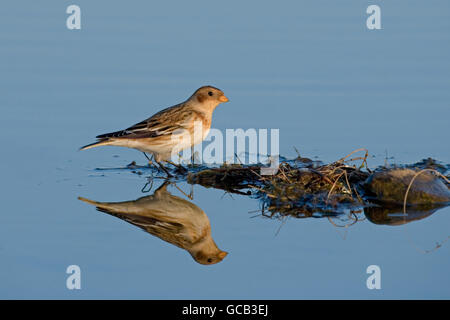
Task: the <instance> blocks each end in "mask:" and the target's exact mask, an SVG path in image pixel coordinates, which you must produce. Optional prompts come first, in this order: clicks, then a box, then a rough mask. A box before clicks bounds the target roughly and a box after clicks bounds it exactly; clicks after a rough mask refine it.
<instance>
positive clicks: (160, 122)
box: [80, 86, 228, 162]
mask: <svg viewBox="0 0 450 320" xmlns="http://www.w3.org/2000/svg"><path fill="white" fill-rule="evenodd" d="M227 101H228V98H227V97H225V95H224V93H223V92H222V91H221V90H219V89H217V88H214V87H211V86H205V87H201V88H200V89H198V90H197V91H195V92H194V94H193V95H192V96H191V97H189V99H187V100H186V101H184V102H182V103H180V104H177V105H175V106H173V107H170V108H167V109H164V110H162V111H160V112H158V113H156V114H155V115H153V116H152V117H150V118H148V119H146V120H144V121H142V122H139V123H137V124H135V125H133V126H131V127H129V128H127V129H125V130H121V131H116V132H111V133H106V134H102V135H99V136H97V139H98V141H97V142H95V143H92V144H89V145H87V146H84V147H82V148H81V149H80V150H86V149H90V148H94V147H99V146H120V147H127V148H134V149H138V150H140V151H142V152H148V153H151V154H152V155H153V156H154V157H155V160H156V161H157V162H160V161H163V160H169V159H170V158H171V155H172V154H176V153H178V152H180V151H182V150H183V149H186V148H188V147H191V146H193V145H195V144H197V143H199V142H201V141H202V140H203V139H205V138H206V136H207V135H208V133H209V130H210V128H211V120H212V114H213V111H214V109H215V108H216V107H217V106H218V105H219V104H221V103H223V102H227ZM196 122H198V123H201V125H202V134H201V135H200V136H198V137H196V136H195V137H194V124H195V123H196ZM186 134H188V135H189V137H190V139H189V140H188V141H184V142H183V143H180V139H181V138H182V136H183V135H186Z"/></svg>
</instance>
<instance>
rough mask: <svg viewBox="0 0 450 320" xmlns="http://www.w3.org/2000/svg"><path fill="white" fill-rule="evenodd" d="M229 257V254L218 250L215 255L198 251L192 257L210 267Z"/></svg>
mask: <svg viewBox="0 0 450 320" xmlns="http://www.w3.org/2000/svg"><path fill="white" fill-rule="evenodd" d="M227 255H228V252H226V251H222V250H220V249H217V251H216V252H214V253H209V252H205V251H203V250H202V251H198V252H196V253H195V254H193V255H192V256H193V258H194V259H195V261H197V262H198V263H200V264H204V265H209V264H216V263H219V262H221V261H222V260H223V259H224V258H225V257H226V256H227Z"/></svg>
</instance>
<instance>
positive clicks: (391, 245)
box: [0, 0, 450, 299]
mask: <svg viewBox="0 0 450 320" xmlns="http://www.w3.org/2000/svg"><path fill="white" fill-rule="evenodd" d="M372 2H373V1H370V3H369V1H321V2H320V3H319V2H317V1H301V2H300V1H283V2H277V3H275V2H273V1H262V2H261V1H259V2H258V3H257V4H256V3H253V4H252V3H250V2H248V3H243V2H242V1H228V2H227V3H226V4H224V3H221V4H219V3H212V2H210V1H209V2H208V1H198V2H189V3H187V2H181V1H180V2H177V3H176V4H175V3H170V4H169V3H164V4H163V3H160V4H153V3H152V4H150V3H148V2H145V3H144V2H136V3H133V4H126V5H125V4H123V3H122V4H119V3H111V2H107V1H95V2H92V1H83V0H80V1H77V4H78V5H79V6H80V7H81V9H82V30H79V31H69V30H67V29H66V27H65V19H66V16H67V15H66V14H65V9H66V7H67V6H68V5H69V4H72V3H69V2H64V1H63V2H61V1H45V3H46V4H45V5H44V4H43V2H24V3H19V2H11V1H10V2H8V3H4V4H2V14H1V17H0V43H1V50H0V74H1V76H0V88H1V89H0V92H1V94H0V106H1V118H0V123H1V128H2V130H3V134H2V135H0V141H1V142H2V145H3V151H2V156H1V157H0V162H1V166H2V168H3V170H2V181H3V183H2V184H1V187H0V188H1V194H2V195H3V196H2V204H3V205H2V208H3V209H2V210H1V212H2V213H1V215H0V260H1V266H0V297H1V298H67V299H72V298H275V299H281V298H287V299H290V298H294V299H309V298H449V297H450V285H449V284H450V276H449V273H448V270H449V269H450V243H445V242H444V243H443V244H442V247H440V248H439V249H437V250H434V251H432V252H431V253H427V254H425V253H423V250H429V249H432V248H434V247H435V246H436V243H437V242H438V243H442V242H443V241H444V240H445V239H448V236H449V226H450V209H449V208H444V209H441V210H438V211H437V212H435V213H433V214H432V215H429V216H428V217H426V218H424V219H421V220H418V221H413V222H411V223H408V224H405V225H398V226H392V225H383V224H374V223H371V222H370V221H369V220H364V221H360V222H358V223H357V224H355V225H354V226H352V227H349V228H336V227H335V226H334V225H333V224H331V223H330V222H329V221H328V220H327V219H293V218H292V219H288V220H287V221H285V222H281V221H279V220H271V219H265V218H262V217H255V218H251V217H252V216H254V215H255V213H254V211H255V210H258V209H260V204H259V203H258V202H257V201H256V200H253V199H250V198H247V197H243V196H239V195H233V196H232V197H231V196H230V195H228V194H225V195H224V193H223V192H222V191H219V190H213V189H205V188H202V187H200V186H195V188H194V199H193V200H192V201H191V200H189V199H187V198H186V197H185V196H184V195H183V194H182V193H181V192H180V191H179V190H178V189H177V188H175V187H174V186H172V185H170V186H168V187H167V190H168V192H170V194H171V195H172V196H174V197H179V199H183V201H189V202H190V203H191V205H192V208H198V210H201V211H202V212H204V213H205V215H206V217H207V220H208V221H209V224H210V228H211V235H212V238H213V239H214V242H215V244H216V245H217V247H218V248H220V250H222V251H226V252H228V255H227V256H226V257H225V258H224V259H223V261H222V262H220V263H217V264H214V265H210V266H204V265H201V264H198V263H197V262H196V261H195V260H194V259H192V257H191V255H190V254H189V252H188V251H186V250H183V249H180V248H178V247H176V246H174V245H173V244H171V243H169V242H166V241H162V240H160V239H159V238H157V237H155V236H153V235H151V234H149V233H146V232H143V231H141V229H140V228H138V227H136V226H135V225H133V224H130V223H125V222H124V221H123V220H121V219H118V218H116V217H113V216H111V215H108V214H105V213H102V212H98V211H96V210H95V208H94V207H93V206H90V205H87V204H86V203H83V202H82V201H79V200H78V199H77V198H78V197H79V196H81V197H85V198H88V199H92V200H95V201H107V202H121V201H133V200H136V199H138V198H140V197H143V196H148V195H149V194H143V193H142V192H141V188H142V187H143V186H144V185H145V183H146V178H145V176H138V175H136V174H133V173H131V172H130V171H128V170H122V171H121V170H113V171H107V172H105V171H97V170H95V169H96V168H98V167H101V168H114V167H120V166H125V165H127V164H128V163H130V162H131V161H133V160H134V161H136V162H137V163H139V164H145V158H144V157H143V156H142V155H141V154H140V153H138V152H137V151H133V150H126V149H118V148H117V149H115V148H103V149H96V150H89V151H86V152H78V151H77V148H78V147H80V146H81V145H84V144H87V143H89V142H91V141H92V140H93V137H94V136H95V135H97V134H100V133H104V132H109V131H113V130H116V129H121V128H124V127H126V126H129V125H131V124H134V123H136V122H138V121H140V120H142V119H144V118H146V117H148V116H150V115H152V114H153V113H155V112H156V111H158V110H160V109H161V108H163V107H167V106H170V105H173V104H175V103H177V102H180V101H182V100H184V99H185V98H186V97H188V96H189V95H190V94H191V93H192V92H193V91H194V90H195V89H196V88H198V87H200V86H202V85H205V84H212V85H215V86H217V87H219V88H221V89H222V90H223V91H224V92H225V93H226V95H227V96H228V97H229V98H230V100H231V102H230V103H228V104H225V105H222V106H220V107H219V108H218V109H217V110H216V112H215V116H214V119H213V127H215V128H218V129H222V130H224V129H226V128H279V129H280V138H281V145H280V152H281V154H282V155H285V156H287V157H294V156H295V155H296V154H295V151H294V148H293V147H294V146H295V147H297V148H298V149H299V151H300V153H301V154H302V155H303V156H306V157H310V158H314V157H318V158H319V159H321V160H323V161H332V160H336V159H338V158H340V157H342V156H345V155H346V154H348V153H349V152H350V151H352V150H354V149H356V148H360V147H364V148H367V149H368V150H369V152H370V154H371V158H370V159H369V165H371V166H373V167H376V166H377V165H380V164H383V163H384V161H385V158H386V155H387V157H388V161H389V162H390V163H392V164H394V163H414V162H416V161H419V160H421V159H423V158H427V157H433V158H435V159H437V160H440V161H442V163H444V164H447V163H450V150H449V148H448V141H449V138H450V137H449V130H448V127H449V118H450V106H449V100H450V90H449V85H450V60H449V59H448V57H449V55H450V32H449V31H450V10H449V9H450V3H449V2H448V1H446V0H442V1H434V2H433V3H432V4H429V3H427V2H425V1H395V2H385V1H384V2H382V3H380V6H381V8H382V19H383V20H382V27H383V29H382V30H378V31H369V30H367V29H366V27H365V19H366V13H365V10H366V8H367V6H368V5H369V4H373V3H372ZM155 187H158V186H156V185H155ZM178 187H180V188H181V189H182V190H185V191H187V192H189V188H190V186H188V185H186V184H185V183H179V184H178ZM153 192H154V190H153V191H152V192H151V193H150V195H151V194H152V193H153ZM198 210H197V209H195V210H194V211H196V212H200V211H198ZM201 221H203V223H206V222H205V221H206V220H205V217H203V216H202V218H201ZM206 225H207V223H206ZM280 226H281V229H280ZM72 264H76V265H79V266H80V267H81V270H82V289H81V290H74V291H69V290H67V289H66V284H65V281H66V277H67V274H66V273H65V270H66V268H67V266H69V265H72ZM369 265H378V266H380V267H381V270H382V289H381V290H372V291H371V290H368V289H367V287H366V279H367V277H368V275H367V274H366V268H367V267H368V266H369Z"/></svg>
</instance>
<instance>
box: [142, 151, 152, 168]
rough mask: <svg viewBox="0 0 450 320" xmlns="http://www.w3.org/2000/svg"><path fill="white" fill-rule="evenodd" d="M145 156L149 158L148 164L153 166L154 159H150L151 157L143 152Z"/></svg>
mask: <svg viewBox="0 0 450 320" xmlns="http://www.w3.org/2000/svg"><path fill="white" fill-rule="evenodd" d="M142 153H143V154H144V156H145V157H146V158H147V160H148V164H149V165H150V166H151V165H153V160H152V159H150V158H149V156H148V155H147V154H146V153H145V152H142Z"/></svg>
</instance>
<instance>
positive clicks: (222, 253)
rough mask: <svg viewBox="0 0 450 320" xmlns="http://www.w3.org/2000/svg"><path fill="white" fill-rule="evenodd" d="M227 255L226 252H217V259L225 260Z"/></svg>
mask: <svg viewBox="0 0 450 320" xmlns="http://www.w3.org/2000/svg"><path fill="white" fill-rule="evenodd" d="M227 255H228V252H226V251H220V252H219V258H220V259H223V258H225V257H226V256H227Z"/></svg>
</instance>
